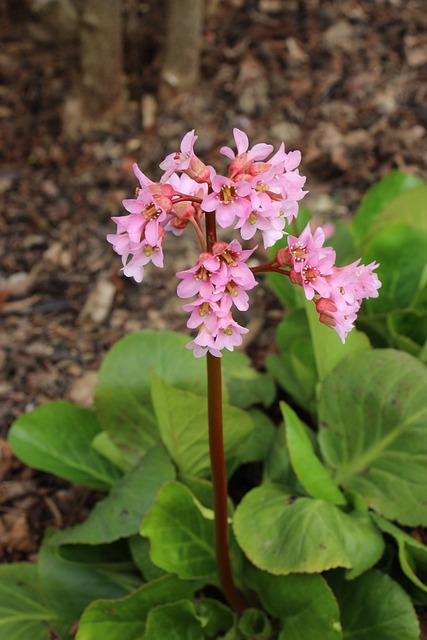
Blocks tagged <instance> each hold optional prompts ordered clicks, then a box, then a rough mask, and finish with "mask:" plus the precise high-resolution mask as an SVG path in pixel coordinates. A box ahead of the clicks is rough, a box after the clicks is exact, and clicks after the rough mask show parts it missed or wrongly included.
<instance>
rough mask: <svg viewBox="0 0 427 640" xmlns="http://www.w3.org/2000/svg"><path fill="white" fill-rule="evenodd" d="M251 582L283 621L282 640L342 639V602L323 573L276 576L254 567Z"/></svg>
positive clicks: (264, 601)
mask: <svg viewBox="0 0 427 640" xmlns="http://www.w3.org/2000/svg"><path fill="white" fill-rule="evenodd" d="M249 584H250V586H251V587H252V588H253V589H254V590H255V591H256V592H257V593H258V595H259V597H260V600H261V602H262V604H263V606H264V608H265V610H266V611H267V612H268V613H269V614H270V615H271V616H273V617H274V618H276V619H278V620H279V621H280V629H281V631H280V634H279V636H278V639H279V640H307V638H310V640H341V638H342V633H341V623H340V612H339V608H338V604H337V601H336V598H335V596H334V594H333V592H332V590H331V589H330V587H329V585H328V584H327V582H326V581H325V580H324V579H323V578H322V577H321V576H318V575H296V574H293V575H289V576H273V575H271V574H269V573H266V572H264V571H259V570H256V569H253V568H252V569H250V572H249Z"/></svg>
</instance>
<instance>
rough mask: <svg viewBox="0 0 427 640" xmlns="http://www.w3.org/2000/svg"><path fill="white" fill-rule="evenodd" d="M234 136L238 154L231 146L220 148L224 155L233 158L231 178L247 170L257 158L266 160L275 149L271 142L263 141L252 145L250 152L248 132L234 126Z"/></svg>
mask: <svg viewBox="0 0 427 640" xmlns="http://www.w3.org/2000/svg"><path fill="white" fill-rule="evenodd" d="M233 136H234V141H235V143H236V147H237V155H236V154H235V153H234V151H233V150H232V149H230V147H221V149H220V152H221V153H222V154H223V155H224V156H227V158H230V159H231V160H233V162H232V163H231V164H230V169H229V175H230V177H231V178H235V177H236V175H238V174H240V173H244V172H246V171H247V170H248V169H249V167H250V166H251V165H252V164H253V162H254V161H255V160H264V159H265V158H266V157H267V156H268V155H269V154H270V153H271V152H272V151H273V146H272V145H271V144H265V143H264V142H261V143H260V144H256V145H255V146H254V147H252V149H251V150H250V151H249V152H248V147H249V139H248V136H247V135H246V133H244V132H243V131H240V129H237V128H234V129H233Z"/></svg>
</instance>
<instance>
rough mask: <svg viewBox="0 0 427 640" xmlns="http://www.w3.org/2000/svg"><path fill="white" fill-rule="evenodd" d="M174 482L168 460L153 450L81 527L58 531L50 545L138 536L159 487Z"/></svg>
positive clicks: (103, 541) (104, 541)
mask: <svg viewBox="0 0 427 640" xmlns="http://www.w3.org/2000/svg"><path fill="white" fill-rule="evenodd" d="M174 478H175V471H174V468H173V466H172V463H171V461H170V458H169V457H168V455H167V454H166V452H165V451H164V449H163V448H162V447H161V446H159V445H158V446H157V447H154V448H153V449H152V450H151V451H149V452H148V453H147V455H146V456H144V458H143V459H142V460H141V461H140V462H139V463H138V464H137V466H136V467H135V468H134V469H132V470H131V471H128V473H127V474H126V475H125V476H123V478H121V480H119V481H118V482H117V484H116V485H114V487H113V488H112V490H111V492H110V495H109V496H108V497H107V498H105V500H102V501H100V502H97V503H96V505H95V508H94V509H93V511H92V512H91V513H90V515H89V517H88V518H87V519H86V520H85V521H84V522H83V523H82V524H77V525H75V526H74V527H73V528H71V529H66V530H65V531H61V532H60V533H58V534H57V535H56V536H55V537H54V539H53V540H52V544H55V545H60V544H103V543H108V542H113V541H114V540H118V539H119V538H125V537H127V536H131V535H133V534H135V533H137V532H138V531H139V525H140V523H141V519H142V517H143V516H144V515H145V513H146V512H147V511H148V509H149V508H150V507H151V505H152V503H153V501H154V498H155V497H156V494H157V492H158V491H159V489H160V487H162V486H163V485H164V484H165V483H166V482H170V481H171V480H174Z"/></svg>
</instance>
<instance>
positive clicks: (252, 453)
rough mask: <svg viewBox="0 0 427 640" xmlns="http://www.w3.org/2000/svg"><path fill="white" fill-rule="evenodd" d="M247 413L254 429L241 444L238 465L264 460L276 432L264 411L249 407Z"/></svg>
mask: <svg viewBox="0 0 427 640" xmlns="http://www.w3.org/2000/svg"><path fill="white" fill-rule="evenodd" d="M249 415H250V416H251V418H252V421H253V424H254V429H253V430H252V431H251V433H250V434H249V436H248V438H247V439H246V441H245V443H244V445H243V448H242V451H241V453H240V455H239V461H238V463H239V465H241V464H244V463H246V462H255V461H257V460H260V461H263V460H265V459H266V457H267V456H268V453H269V451H270V448H271V444H272V442H273V439H274V436H275V434H276V427H275V425H274V423H273V422H272V421H271V420H270V418H269V417H268V416H267V414H266V413H264V412H263V411H259V410H258V409H251V410H250V411H249Z"/></svg>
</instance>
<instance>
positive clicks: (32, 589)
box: [0, 562, 70, 640]
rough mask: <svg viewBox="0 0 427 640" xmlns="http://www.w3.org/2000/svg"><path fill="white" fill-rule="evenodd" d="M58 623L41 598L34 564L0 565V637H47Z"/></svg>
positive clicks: (36, 639)
mask: <svg viewBox="0 0 427 640" xmlns="http://www.w3.org/2000/svg"><path fill="white" fill-rule="evenodd" d="M58 622H59V620H58V616H57V615H56V614H55V612H54V611H53V610H52V609H50V608H49V609H48V608H47V607H46V606H45V604H44V603H43V602H42V600H41V597H40V589H39V585H38V576H37V567H36V566H35V565H33V564H30V563H28V562H20V563H16V564H9V565H3V566H1V567H0V638H2V640H21V638H22V640H24V638H31V640H48V638H49V637H51V636H50V633H49V632H50V631H51V630H52V629H57V628H58V627H57V623H58ZM68 638H70V636H67V640H68ZM64 640H65V636H64Z"/></svg>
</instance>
